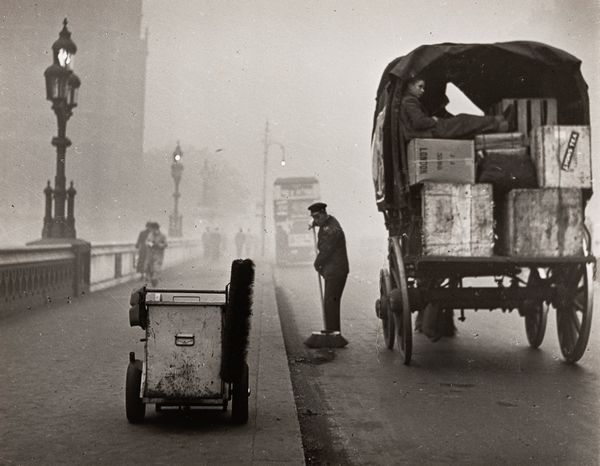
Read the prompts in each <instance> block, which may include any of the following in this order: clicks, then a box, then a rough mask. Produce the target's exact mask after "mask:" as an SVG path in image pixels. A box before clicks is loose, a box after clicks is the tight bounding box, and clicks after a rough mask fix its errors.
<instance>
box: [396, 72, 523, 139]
mask: <svg viewBox="0 0 600 466" xmlns="http://www.w3.org/2000/svg"><path fill="white" fill-rule="evenodd" d="M424 94H425V80H424V79H423V78H420V77H413V78H411V79H409V80H408V81H407V82H406V87H405V89H404V92H403V95H402V103H401V107H400V121H401V122H402V126H403V127H404V131H405V135H406V138H407V139H413V138H434V139H471V138H473V137H474V136H475V135H477V134H484V133H508V132H511V131H514V130H515V119H516V108H515V107H514V105H509V106H508V107H507V108H506V110H505V111H504V114H503V115H494V116H491V115H490V116H486V115H484V116H480V115H469V114H466V113H461V114H459V115H456V116H447V117H444V118H442V117H437V116H430V115H429V114H428V112H427V110H426V109H425V106H424V105H423V104H422V103H421V97H423V95H424ZM448 115H449V114H448Z"/></svg>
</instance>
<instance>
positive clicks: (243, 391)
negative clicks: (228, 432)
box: [231, 363, 249, 424]
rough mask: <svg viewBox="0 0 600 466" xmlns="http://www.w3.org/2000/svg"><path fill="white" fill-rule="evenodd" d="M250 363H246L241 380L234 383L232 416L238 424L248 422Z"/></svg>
mask: <svg viewBox="0 0 600 466" xmlns="http://www.w3.org/2000/svg"><path fill="white" fill-rule="evenodd" d="M248 377H249V376H248V364H246V363H244V366H243V372H242V374H241V375H240V377H239V380H238V381H236V382H234V383H233V393H232V402H231V418H232V419H233V422H235V423H236V424H246V423H247V422H248V397H249V393H248V385H249V383H248Z"/></svg>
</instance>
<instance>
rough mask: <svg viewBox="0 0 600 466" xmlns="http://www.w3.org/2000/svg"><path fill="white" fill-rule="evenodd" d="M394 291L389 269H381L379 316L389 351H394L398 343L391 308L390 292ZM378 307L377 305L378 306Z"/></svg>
mask: <svg viewBox="0 0 600 466" xmlns="http://www.w3.org/2000/svg"><path fill="white" fill-rule="evenodd" d="M391 290H392V282H391V280H390V273H389V272H388V270H387V269H381V271H380V272H379V294H380V298H379V299H378V300H377V301H379V316H380V318H381V324H382V327H383V339H384V341H385V346H386V347H387V349H394V343H395V341H396V329H395V326H394V316H393V314H392V308H391V306H390V299H389V298H390V292H391ZM376 306H377V304H376Z"/></svg>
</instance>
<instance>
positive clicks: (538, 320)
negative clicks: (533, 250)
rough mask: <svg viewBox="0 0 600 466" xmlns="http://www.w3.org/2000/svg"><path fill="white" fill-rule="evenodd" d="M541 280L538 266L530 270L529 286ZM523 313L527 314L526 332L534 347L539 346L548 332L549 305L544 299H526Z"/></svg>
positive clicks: (530, 343) (535, 284) (537, 283)
mask: <svg viewBox="0 0 600 466" xmlns="http://www.w3.org/2000/svg"><path fill="white" fill-rule="evenodd" d="M540 282H541V278H540V273H539V272H538V269H537V268H536V267H533V268H532V269H531V271H530V272H529V279H528V280H527V286H532V287H533V286H537V285H539V283H540ZM521 312H522V314H523V315H524V316H525V333H526V334H527V341H529V346H531V347H532V348H539V346H540V345H541V344H542V341H544V335H545V334H546V323H547V321H548V305H547V304H546V303H544V301H542V300H540V301H525V302H524V303H523V308H522V309H521Z"/></svg>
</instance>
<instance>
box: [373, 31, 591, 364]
mask: <svg viewBox="0 0 600 466" xmlns="http://www.w3.org/2000/svg"><path fill="white" fill-rule="evenodd" d="M415 75H418V76H420V77H423V78H424V79H425V80H426V82H427V87H428V89H427V94H428V95H429V101H427V102H425V104H426V106H427V107H428V108H430V109H435V108H437V107H440V106H441V107H443V106H444V105H445V104H446V103H447V98H446V95H445V92H446V84H447V83H453V84H454V85H455V86H456V87H458V88H459V89H460V90H461V91H462V92H463V93H464V94H465V95H466V96H467V97H468V98H469V99H470V100H471V101H472V102H473V103H474V104H476V105H477V106H478V107H479V108H481V109H484V110H487V109H490V108H492V107H493V106H494V105H495V104H497V103H498V102H500V101H502V99H509V98H510V99H515V102H519V105H521V103H522V102H526V105H524V106H523V108H519V111H520V113H521V115H520V116H519V122H518V123H519V130H521V131H523V133H525V135H526V137H528V138H532V137H533V134H534V132H535V128H536V125H544V124H548V123H549V122H545V121H544V119H548V115H549V112H550V110H549V107H544V108H542V110H540V112H538V113H535V111H534V109H533V105H534V104H537V102H538V101H543V99H546V98H552V99H554V100H553V102H557V107H556V109H551V110H552V111H556V116H555V118H556V121H554V122H553V123H554V124H556V125H589V123H590V116H589V99H588V94H587V85H586V84H585V81H584V80H583V77H582V75H581V73H580V61H579V60H578V59H577V58H575V57H573V56H572V55H570V54H568V53H566V52H563V51H561V50H558V49H556V48H553V47H550V46H547V45H544V44H540V43H535V42H507V43H496V44H438V45H425V46H421V47H419V48H417V49H415V50H414V51H412V52H411V53H409V54H408V55H406V56H403V57H399V58H397V59H396V60H394V61H392V62H391V63H390V64H389V65H388V66H387V68H386V70H385V72H384V74H383V76H382V79H381V82H380V85H379V89H378V93H377V106H376V111H375V118H374V125H373V136H372V137H373V139H372V141H373V142H372V150H373V170H374V173H373V181H374V184H375V191H376V201H377V206H378V209H379V211H381V212H382V213H383V216H384V220H385V225H386V229H387V230H388V246H387V252H388V255H387V264H386V266H384V267H383V268H382V269H381V271H380V276H379V289H380V293H379V298H378V299H377V300H376V303H375V308H376V309H375V310H376V314H377V317H378V318H379V319H381V321H382V327H383V335H384V340H385V344H386V346H387V347H388V348H389V349H393V348H394V346H395V344H397V346H398V347H399V350H400V352H401V354H402V356H403V361H404V363H405V364H407V365H408V364H409V363H410V361H411V356H412V348H413V319H412V314H413V313H416V312H420V311H424V310H425V309H426V308H427V307H428V306H435V307H436V309H438V310H439V311H440V312H451V313H452V314H454V312H459V313H460V318H459V320H464V311H465V310H480V309H489V310H493V309H501V310H503V311H506V310H507V311H509V312H510V311H513V310H517V311H518V313H519V315H520V316H522V317H523V318H524V323H525V331H526V335H527V339H528V342H529V345H530V346H531V347H533V348H537V347H539V346H540V345H541V343H542V341H543V338H544V334H545V330H546V322H547V315H548V312H549V310H550V309H554V310H555V311H556V319H557V329H558V339H559V344H560V349H561V352H562V355H563V356H564V358H565V359H566V361H568V362H571V363H574V362H576V361H578V360H579V359H580V358H581V357H582V356H583V354H584V352H585V350H586V346H587V343H588V338H589V334H590V328H591V320H592V313H593V290H594V271H595V257H594V256H593V254H592V251H591V243H592V240H591V236H590V234H589V232H588V230H587V228H586V226H585V223H584V221H583V219H582V218H580V219H579V220H580V222H579V224H578V226H577V229H578V230H577V235H579V236H578V238H579V239H578V241H579V244H580V247H579V248H578V249H577V250H576V252H574V253H573V252H571V253H569V254H561V253H560V251H559V252H557V253H547V254H546V253H540V254H519V253H518V252H517V253H515V252H514V251H513V252H512V253H511V252H506V251H505V250H501V249H500V250H499V248H498V247H497V245H495V246H493V248H494V251H493V253H492V254H486V255H477V254H460V255H458V254H451V253H450V254H430V253H425V252H424V249H425V248H424V245H423V222H424V220H423V217H424V212H423V198H422V194H421V191H422V189H421V191H420V188H422V184H421V185H420V184H419V183H411V181H410V180H409V171H410V166H409V160H408V159H409V157H408V154H407V146H408V140H407V138H406V137H405V131H404V130H403V127H402V124H401V121H400V117H399V115H400V110H399V107H400V101H401V96H402V90H403V86H404V85H405V83H406V81H407V80H408V79H410V78H411V77H414V76H415ZM526 99H529V100H526ZM536 99H537V100H536ZM532 115H533V116H532ZM536 119H537V121H536ZM527 125H528V126H527ZM563 168H564V167H563ZM590 177H591V171H590ZM538 181H539V180H538ZM494 189H496V186H494ZM580 192H581V196H580V198H579V199H580V200H579V201H578V202H580V203H581V205H580V206H579V208H580V212H581V213H582V215H581V217H583V218H585V217H584V215H585V206H586V204H587V201H588V200H589V198H590V197H591V195H592V189H591V179H590V180H589V185H585V186H582V187H581V190H580ZM504 194H506V193H504ZM499 199H500V198H499V197H496V192H494V201H495V203H496V204H494V205H495V207H494V208H496V207H498V205H499V202H500V201H499ZM560 215H561V211H560V210H559V211H557V212H556V216H555V217H551V218H550V219H549V223H548V224H549V228H551V227H553V222H558V221H559V218H558V217H559V216H560ZM562 220H564V219H562ZM497 226H498V225H496V228H497ZM570 227H571V226H570ZM502 234H503V232H499V231H494V235H496V241H498V235H502ZM559 239H561V240H568V239H569V238H566V239H565V238H559ZM482 279H483V280H482ZM486 280H487V281H488V282H490V283H491V285H490V284H489V283H486V286H483V285H482V282H485V281H486Z"/></svg>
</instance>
